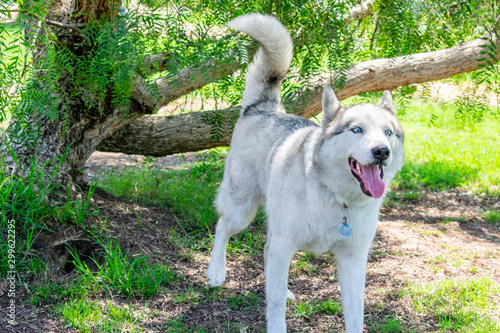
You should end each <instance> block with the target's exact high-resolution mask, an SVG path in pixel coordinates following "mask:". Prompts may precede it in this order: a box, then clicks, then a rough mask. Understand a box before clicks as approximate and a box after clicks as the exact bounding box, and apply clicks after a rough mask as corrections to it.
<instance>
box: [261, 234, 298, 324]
mask: <svg viewBox="0 0 500 333" xmlns="http://www.w3.org/2000/svg"><path fill="white" fill-rule="evenodd" d="M283 245H284V244H283V243H281V242H279V241H277V240H274V241H273V242H272V241H271V239H269V240H268V241H267V243H266V246H265V248H264V261H265V273H266V301H267V313H266V317H267V332H268V333H286V320H285V313H286V299H287V290H288V268H289V266H290V260H291V259H292V256H293V255H294V253H295V252H294V250H293V249H289V248H287V247H286V246H283Z"/></svg>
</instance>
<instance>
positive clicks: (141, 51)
mask: <svg viewBox="0 0 500 333" xmlns="http://www.w3.org/2000/svg"><path fill="white" fill-rule="evenodd" d="M359 2H360V1H357V0H341V1H331V0H329V1H323V2H308V1H300V0H288V1H285V2H274V1H268V0H252V1H228V0H218V1H211V0H200V1H190V0H175V1H161V0H153V1H152V0H144V1H141V2H140V3H139V6H133V5H132V3H131V2H127V1H126V2H125V5H126V6H127V7H129V8H128V10H120V11H119V12H120V14H119V15H114V16H112V15H111V16H107V15H104V16H103V17H98V18H90V19H88V22H86V24H85V25H82V26H81V28H79V30H80V31H81V35H80V33H78V31H77V32H75V30H71V29H67V28H60V27H54V26H53V25H51V24H50V23H49V22H50V21H49V20H48V17H50V14H51V11H52V10H53V8H52V7H51V6H52V4H51V3H50V2H49V1H48V0H41V1H38V2H33V3H31V2H30V3H27V4H25V5H23V7H22V10H21V11H20V12H19V15H20V16H19V18H18V19H17V20H16V24H15V26H14V25H12V24H11V25H4V24H2V25H0V63H1V66H2V74H1V75H0V87H1V88H0V121H3V120H5V119H6V118H9V117H15V119H16V124H14V125H13V128H12V130H11V131H10V133H11V135H13V136H14V137H17V139H18V140H20V141H21V142H26V145H28V146H29V145H30V144H33V145H34V144H36V138H37V137H38V136H39V134H40V133H39V131H40V129H39V128H38V127H37V126H36V125H33V122H31V123H30V122H28V120H29V119H38V118H40V119H42V118H45V119H48V120H50V121H55V120H56V119H59V120H62V121H63V122H64V124H65V126H63V130H62V134H63V135H64V134H65V133H66V132H67V131H68V130H69V125H70V123H71V121H72V119H77V118H78V117H94V118H101V117H103V116H104V115H106V114H108V113H109V112H110V111H111V110H113V109H116V108H122V109H123V110H124V114H126V112H127V108H128V105H129V103H130V97H131V93H132V89H133V87H134V84H135V82H136V80H139V81H141V82H143V83H146V84H145V86H146V87H148V89H149V90H150V91H149V92H150V93H151V94H152V95H153V96H156V97H159V96H158V95H157V93H156V86H155V85H154V84H153V80H154V79H156V78H159V77H163V78H164V79H165V80H172V81H171V84H172V85H175V84H176V82H175V77H176V74H177V73H178V71H179V70H180V69H182V68H185V67H188V66H193V65H198V64H201V63H206V62H207V61H214V63H215V65H214V70H216V67H217V64H220V63H221V62H224V61H226V60H227V54H229V53H231V52H234V53H235V54H236V55H237V57H238V58H239V60H240V62H241V63H248V62H249V60H250V59H251V55H250V53H251V52H253V50H255V46H254V45H255V44H254V42H253V41H251V40H250V39H249V38H248V37H247V36H242V35H240V34H235V33H234V32H231V31H229V30H228V29H227V28H223V25H224V23H226V22H227V21H229V20H230V19H232V18H234V17H236V16H239V15H242V14H245V13H248V12H260V13H267V14H271V15H274V16H277V17H278V18H279V19H280V20H281V21H282V22H283V23H284V24H285V25H286V26H287V28H288V29H289V31H290V33H291V35H292V39H293V40H294V44H295V50H294V54H295V57H294V59H293V62H292V75H291V76H290V77H289V78H288V79H287V81H286V82H285V83H284V91H283V95H284V101H285V102H286V101H289V100H291V99H293V98H294V97H295V96H296V93H297V92H298V91H300V90H301V89H304V88H306V87H311V86H312V84H313V80H312V78H313V77H315V76H316V75H317V74H318V73H325V72H326V73H330V75H331V76H332V77H333V79H334V81H333V82H334V85H335V86H336V87H342V86H343V85H344V84H345V73H346V70H347V68H348V67H349V66H350V65H352V64H353V63H355V62H358V61H364V60H369V59H374V58H380V57H384V58H392V57H396V56H401V55H407V56H409V57H411V54H413V53H415V52H423V51H430V50H435V49H440V48H443V47H451V46H454V45H456V44H458V43H461V42H464V41H468V40H470V39H473V38H477V37H479V36H481V35H482V34H483V33H485V32H487V31H490V32H492V33H494V32H495V28H496V26H497V24H498V22H497V20H496V17H495V15H496V14H495V13H496V11H497V10H496V9H497V7H498V4H497V3H496V2H495V1H493V0H472V1H452V0H445V1H436V0H419V1H410V0H397V1H385V0H377V1H375V2H374V4H373V6H372V9H371V13H372V14H371V15H366V16H365V17H363V18H361V19H359V20H354V19H353V18H352V17H351V13H352V12H353V11H354V10H355V8H356V7H355V6H356V5H357V4H359ZM14 3H15V1H13V0H9V1H6V2H4V3H3V4H2V5H1V6H0V15H3V16H6V15H7V14H9V15H10V9H9V8H11V7H10V6H11V5H13V4H14ZM111 9H113V10H116V8H111ZM65 29H66V30H67V31H66V33H61V31H65ZM68 36H70V37H68ZM484 38H485V45H484V53H483V55H484V57H483V58H481V59H478V60H479V61H480V63H479V66H480V67H483V68H484V69H483V70H482V71H483V72H484V73H483V74H481V75H477V76H475V78H476V82H478V83H484V84H486V85H487V87H488V89H489V90H490V91H493V92H494V93H495V95H496V96H500V90H499V88H498V87H499V86H500V85H499V84H498V81H499V79H498V77H499V75H498V66H497V65H494V64H495V63H496V62H497V57H498V50H497V47H496V46H495V44H494V43H493V41H492V39H491V38H489V39H488V37H484ZM249 52H250V53H249ZM151 54H163V58H164V59H165V61H164V62H165V63H164V64H161V65H160V64H158V65H157V66H154V65H152V67H151V68H147V67H146V66H144V62H145V61H146V59H147V57H148V55H151ZM244 74H245V71H244V70H242V71H239V72H238V73H236V74H234V75H231V76H228V77H226V78H225V79H222V80H220V81H219V82H215V83H212V84H210V85H209V86H206V87H203V88H202V89H200V90H199V91H198V92H196V94H199V95H200V96H201V98H202V100H203V99H204V98H208V99H211V100H214V101H215V109H220V108H221V107H227V106H234V105H237V104H238V103H239V102H240V98H241V90H242V86H243V84H244ZM205 75H211V73H210V71H209V72H207V73H205ZM68 80H69V81H68ZM68 82H71V83H70V84H68ZM414 91H415V89H414V88H413V87H402V88H400V89H398V90H397V91H396V95H397V96H396V100H397V102H398V104H399V107H400V110H402V112H404V109H405V108H406V106H407V104H408V100H409V98H410V97H411V96H412V94H413V93H414ZM474 103H479V105H483V104H482V100H481V99H478V98H476V99H474V98H473V97H470V98H469V99H466V98H464V99H463V100H460V101H458V102H457V104H456V106H457V111H456V114H457V117H458V118H461V119H463V121H464V122H471V121H472V122H477V121H480V120H481V119H482V114H483V113H485V112H488V110H486V109H485V108H482V107H480V109H481V110H480V111H479V112H475V113H474V112H472V113H471V110H473V108H472V107H471V105H473V104H474ZM75 104H76V106H75ZM210 107H211V108H213V104H211V106H210ZM206 120H207V122H208V123H210V124H212V125H213V128H214V130H213V133H212V134H213V136H214V137H215V138H216V139H217V138H218V137H219V136H220V132H221V129H222V124H223V121H224V119H221V118H220V117H218V114H217V113H214V114H211V115H208V116H207V119H206Z"/></svg>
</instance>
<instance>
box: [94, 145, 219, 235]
mask: <svg viewBox="0 0 500 333" xmlns="http://www.w3.org/2000/svg"><path fill="white" fill-rule="evenodd" d="M224 155H225V153H224V150H223V152H222V153H220V152H219V150H211V151H210V152H209V153H208V154H206V155H203V157H204V158H203V159H202V160H201V161H199V162H197V163H196V164H191V165H185V166H184V168H183V169H179V170H158V169H157V168H154V167H152V166H145V167H144V168H142V169H127V170H122V171H120V172H115V171H113V172H110V173H108V174H106V175H105V177H104V181H103V183H102V184H101V186H102V187H103V188H104V189H105V190H106V191H109V192H110V193H112V194H114V195H117V196H121V197H124V198H130V199H134V200H137V201H140V202H144V203H148V204H151V203H153V204H162V205H166V206H170V207H172V209H173V211H174V213H176V214H178V215H179V216H182V217H183V218H184V221H183V222H184V223H185V228H186V229H187V230H189V231H192V230H197V231H199V230H206V225H212V224H214V223H215V221H216V220H217V214H216V212H215V210H214V208H213V203H214V200H215V194H216V190H217V188H218V186H219V184H220V181H221V180H222V173H223V169H224V162H223V161H222V160H221V156H224Z"/></svg>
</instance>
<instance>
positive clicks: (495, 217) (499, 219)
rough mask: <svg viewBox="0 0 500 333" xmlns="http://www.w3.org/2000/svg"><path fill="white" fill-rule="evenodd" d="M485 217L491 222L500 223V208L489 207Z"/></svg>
mask: <svg viewBox="0 0 500 333" xmlns="http://www.w3.org/2000/svg"><path fill="white" fill-rule="evenodd" d="M484 218H485V220H486V221H488V222H489V223H491V224H498V223H500V211H499V210H498V209H488V210H487V211H486V212H484Z"/></svg>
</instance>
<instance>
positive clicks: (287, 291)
mask: <svg viewBox="0 0 500 333" xmlns="http://www.w3.org/2000/svg"><path fill="white" fill-rule="evenodd" d="M286 298H288V299H289V300H290V301H292V302H295V301H296V298H295V295H294V294H293V293H292V292H291V291H290V289H287V290H286Z"/></svg>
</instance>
